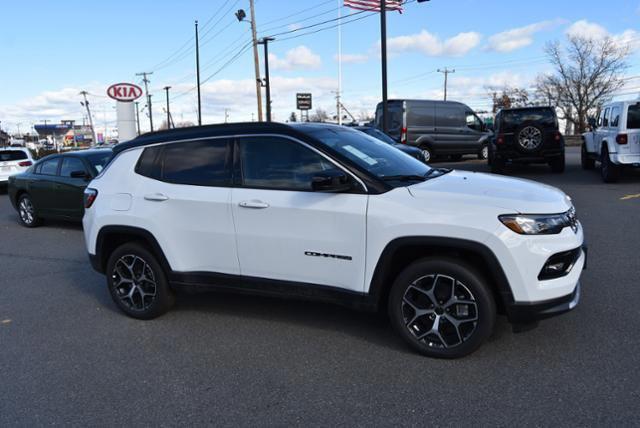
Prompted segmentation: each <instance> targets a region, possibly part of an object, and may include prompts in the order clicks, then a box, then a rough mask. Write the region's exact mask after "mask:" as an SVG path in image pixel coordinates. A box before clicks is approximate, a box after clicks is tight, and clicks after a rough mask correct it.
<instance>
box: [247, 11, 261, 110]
mask: <svg viewBox="0 0 640 428" xmlns="http://www.w3.org/2000/svg"><path fill="white" fill-rule="evenodd" d="M249 8H250V9H251V37H252V38H253V63H254V66H255V72H256V98H257V99H258V122H262V84H261V83H260V82H261V79H260V58H259V57H258V35H257V31H256V11H255V8H254V7H253V0H249Z"/></svg>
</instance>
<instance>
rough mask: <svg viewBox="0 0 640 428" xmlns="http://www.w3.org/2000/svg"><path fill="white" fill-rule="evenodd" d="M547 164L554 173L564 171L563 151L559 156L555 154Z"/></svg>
mask: <svg viewBox="0 0 640 428" xmlns="http://www.w3.org/2000/svg"><path fill="white" fill-rule="evenodd" d="M549 166H550V167H551V171H552V172H555V173H556V174H561V173H563V172H564V167H565V159H564V153H563V154H562V155H560V156H557V157H555V158H553V159H551V160H550V161H549Z"/></svg>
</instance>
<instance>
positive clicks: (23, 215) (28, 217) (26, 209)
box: [18, 193, 42, 227]
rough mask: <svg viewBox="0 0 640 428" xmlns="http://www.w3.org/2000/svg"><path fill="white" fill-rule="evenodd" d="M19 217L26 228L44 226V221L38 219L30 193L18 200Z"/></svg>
mask: <svg viewBox="0 0 640 428" xmlns="http://www.w3.org/2000/svg"><path fill="white" fill-rule="evenodd" d="M18 217H19V218H20V223H22V225H23V226H25V227H38V226H40V224H42V219H41V218H40V217H38V212H37V211H36V207H35V205H34V204H33V200H32V199H31V196H30V195H29V194H28V193H25V194H23V195H20V197H19V198H18Z"/></svg>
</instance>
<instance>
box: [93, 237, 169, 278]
mask: <svg viewBox="0 0 640 428" xmlns="http://www.w3.org/2000/svg"><path fill="white" fill-rule="evenodd" d="M128 242H138V243H141V244H142V245H144V246H145V247H146V248H147V249H148V250H149V251H151V253H152V254H153V255H154V256H156V257H157V259H158V262H159V263H160V265H161V266H162V269H163V270H164V271H165V273H166V274H167V275H168V274H169V273H171V266H170V265H169V261H168V260H167V257H166V256H165V254H164V251H162V247H160V244H159V243H158V240H157V239H156V238H155V236H153V234H152V233H151V232H149V231H148V230H146V229H142V228H139V227H134V226H104V227H102V228H101V229H100V231H99V232H98V237H97V239H96V249H95V250H96V261H97V266H96V268H97V270H98V271H99V272H102V273H104V272H105V271H106V268H107V262H108V260H109V257H110V256H111V254H112V253H113V251H115V249H116V248H118V247H119V246H121V245H123V244H126V243H128Z"/></svg>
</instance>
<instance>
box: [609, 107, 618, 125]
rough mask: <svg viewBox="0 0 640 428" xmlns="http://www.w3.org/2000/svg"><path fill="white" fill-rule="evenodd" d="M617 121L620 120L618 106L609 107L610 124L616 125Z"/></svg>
mask: <svg viewBox="0 0 640 428" xmlns="http://www.w3.org/2000/svg"><path fill="white" fill-rule="evenodd" d="M618 122H620V107H613V108H612V109H611V122H610V123H611V126H613V127H615V126H618Z"/></svg>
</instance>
